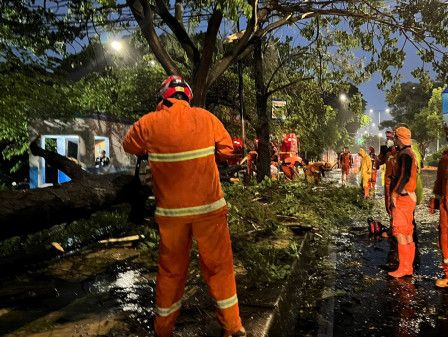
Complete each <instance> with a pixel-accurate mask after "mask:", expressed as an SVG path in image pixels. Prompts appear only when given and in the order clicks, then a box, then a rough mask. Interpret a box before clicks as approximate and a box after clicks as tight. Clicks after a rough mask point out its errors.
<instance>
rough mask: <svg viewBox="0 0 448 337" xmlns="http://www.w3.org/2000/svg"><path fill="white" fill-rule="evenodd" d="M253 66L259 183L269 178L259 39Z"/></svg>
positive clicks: (269, 158)
mask: <svg viewBox="0 0 448 337" xmlns="http://www.w3.org/2000/svg"><path fill="white" fill-rule="evenodd" d="M254 66H255V88H256V104H257V117H258V118H257V119H258V120H257V124H256V127H255V131H256V132H257V138H258V140H259V143H258V163H257V180H258V181H259V182H260V181H262V180H263V179H264V178H265V177H270V176H271V154H270V152H269V119H268V116H267V108H268V104H267V99H268V96H267V95H266V85H265V83H264V74H263V51H262V48H261V39H260V40H259V41H258V43H257V45H256V47H255V50H254Z"/></svg>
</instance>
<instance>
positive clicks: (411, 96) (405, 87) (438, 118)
mask: <svg viewBox="0 0 448 337" xmlns="http://www.w3.org/2000/svg"><path fill="white" fill-rule="evenodd" d="M432 86H433V83H431V87H432ZM443 88H444V87H438V88H435V89H433V90H432V92H431V91H429V92H428V91H426V89H427V87H426V86H424V85H422V84H420V83H412V82H406V83H403V84H402V85H401V90H400V93H399V94H398V95H397V96H396V97H394V101H393V103H392V104H391V107H392V111H391V115H392V117H393V119H392V120H390V121H384V122H383V123H381V126H383V127H394V126H397V125H401V124H403V125H406V126H407V127H409V129H410V130H411V132H412V138H413V139H414V140H415V141H416V142H417V143H418V145H419V148H420V152H421V153H422V155H423V157H424V156H425V153H426V149H427V148H428V146H429V145H430V144H431V142H433V141H435V140H437V139H438V138H441V136H442V135H443V134H444V132H443V128H442V127H443V117H442V91H443ZM389 99H391V98H390V97H389Z"/></svg>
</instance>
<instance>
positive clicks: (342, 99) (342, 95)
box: [339, 94, 347, 102]
mask: <svg viewBox="0 0 448 337" xmlns="http://www.w3.org/2000/svg"><path fill="white" fill-rule="evenodd" d="M339 99H340V100H341V101H342V102H345V101H346V100H347V95H346V94H341V95H340V96H339Z"/></svg>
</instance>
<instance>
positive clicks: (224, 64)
mask: <svg viewBox="0 0 448 337" xmlns="http://www.w3.org/2000/svg"><path fill="white" fill-rule="evenodd" d="M257 6H258V1H254V2H253V4H252V17H251V19H250V20H249V21H248V22H247V27H246V30H245V31H244V34H243V36H242V37H241V39H239V41H238V42H237V43H236V45H235V47H234V48H233V49H232V51H231V52H230V53H229V54H227V55H225V56H224V57H223V58H222V59H221V60H220V61H219V62H217V63H216V65H215V66H214V67H213V69H212V70H211V71H210V75H209V79H208V81H209V83H213V82H214V81H215V80H216V79H217V78H218V77H219V76H221V75H222V74H223V73H224V71H226V69H227V68H228V67H229V66H230V64H232V62H233V61H235V59H236V57H237V56H238V54H239V52H240V51H241V49H243V48H244V47H245V46H246V44H247V42H248V41H249V39H250V37H251V36H252V34H253V32H254V31H255V27H256V24H257V22H260V21H261V20H262V19H263V18H265V17H266V15H268V14H269V13H270V12H271V11H272V8H270V7H266V8H263V9H261V10H257Z"/></svg>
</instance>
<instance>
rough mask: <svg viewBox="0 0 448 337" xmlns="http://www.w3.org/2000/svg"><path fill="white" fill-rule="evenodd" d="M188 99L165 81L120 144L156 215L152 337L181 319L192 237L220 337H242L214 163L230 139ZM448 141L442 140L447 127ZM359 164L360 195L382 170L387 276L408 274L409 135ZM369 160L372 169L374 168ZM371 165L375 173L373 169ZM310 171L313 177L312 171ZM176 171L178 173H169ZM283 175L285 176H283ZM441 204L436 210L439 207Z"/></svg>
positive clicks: (447, 159)
mask: <svg viewBox="0 0 448 337" xmlns="http://www.w3.org/2000/svg"><path fill="white" fill-rule="evenodd" d="M192 97H193V93H192V90H191V88H190V87H189V85H188V84H187V83H186V82H185V81H184V80H183V79H182V78H180V77H179V76H170V77H169V78H168V79H167V80H165V81H164V82H163V84H162V87H161V89H160V91H159V104H158V106H157V109H156V111H154V112H152V113H149V114H146V115H145V116H143V117H142V118H140V120H138V121H137V122H136V123H135V124H134V125H133V127H132V128H131V130H130V131H129V132H128V133H127V135H126V137H125V139H124V140H123V147H124V149H125V151H126V152H128V153H131V154H135V155H137V156H142V155H145V154H147V155H148V159H149V161H150V165H151V171H152V184H153V191H154V196H155V199H156V211H155V217H156V221H157V223H158V225H159V234H160V251H159V261H158V274H157V281H156V310H155V312H156V315H155V322H154V330H155V335H156V336H158V337H168V336H171V335H172V331H173V328H174V325H175V322H176V319H177V317H178V316H179V311H180V308H181V305H182V297H183V293H184V288H185V282H186V278H187V271H188V266H189V262H190V260H189V256H190V250H191V247H192V239H193V238H195V240H196V242H197V245H198V249H199V263H200V268H201V271H202V274H203V277H204V279H205V281H206V283H207V285H208V288H209V292H210V295H211V297H212V298H213V300H214V303H215V306H216V313H217V318H218V320H219V323H220V325H221V328H222V336H223V337H232V336H233V337H243V336H246V331H245V329H244V327H243V326H242V322H241V318H240V315H239V306H238V297H237V293H236V283H235V275H234V268H233V256H232V248H231V242H230V235H229V230H228V224H227V212H228V209H227V205H226V201H225V200H224V197H223V192H222V189H221V185H220V180H219V172H218V168H217V165H216V162H219V161H224V160H226V159H228V158H230V157H231V156H232V151H233V146H232V139H231V137H230V135H229V134H228V132H227V131H226V129H225V128H224V126H223V124H222V123H221V122H220V121H219V120H218V118H216V117H215V116H214V115H213V114H211V113H210V112H208V111H207V110H204V109H201V108H197V107H191V106H190V101H191V99H192ZM446 131H447V139H448V128H446ZM359 154H360V156H361V158H362V160H361V168H360V170H361V172H362V183H363V187H364V191H365V192H364V193H365V194H366V195H368V193H369V192H368V188H369V187H370V188H372V184H373V187H374V182H376V172H375V179H374V177H373V172H374V171H376V169H377V168H378V165H381V164H382V163H384V164H385V165H386V169H385V170H386V180H385V192H386V193H385V194H386V210H387V212H388V213H389V214H390V215H391V218H392V229H393V234H394V235H395V236H396V238H397V241H398V251H399V267H398V269H397V270H396V271H394V272H391V273H389V274H390V275H391V276H393V277H397V278H399V277H403V276H405V275H412V273H413V267H412V262H413V260H414V255H415V243H414V241H413V238H412V233H413V225H412V222H413V218H414V215H413V213H414V208H415V205H416V194H415V190H416V186H417V180H416V179H417V171H418V161H417V157H416V155H415V153H414V151H413V150H412V149H411V132H410V131H409V129H407V128H405V127H400V128H398V129H396V130H395V132H392V131H390V132H388V133H387V144H386V148H385V149H384V150H382V151H381V153H380V155H379V156H378V158H376V157H375V158H374V157H373V156H374V151H372V150H371V151H370V153H369V155H367V154H366V153H365V152H364V151H363V150H360V151H359ZM249 157H250V158H248V167H249V171H250V172H253V170H254V162H255V160H256V153H250V152H249ZM372 161H373V164H372ZM298 162H299V160H298V159H296V160H293V159H290V162H289V163H288V162H287V161H286V160H285V165H282V167H283V166H284V167H285V170H284V172H285V174H286V175H287V176H288V177H289V178H291V179H293V178H294V169H296V168H297V163H298ZM300 164H302V165H303V166H304V167H307V171H309V172H310V173H311V174H313V172H314V171H316V170H317V171H319V172H320V171H321V170H322V167H323V169H327V170H328V169H331V167H328V165H322V163H317V165H318V166H319V167H317V168H314V167H313V166H310V164H309V163H303V162H300ZM352 164H353V160H352V158H351V156H350V154H349V153H348V149H345V151H344V154H342V155H341V167H342V172H343V178H344V176H345V178H346V181H347V182H348V172H349V169H350V167H351V166H352ZM373 167H375V170H374V169H373ZM447 170H448V150H447V151H445V152H444V154H443V157H442V160H441V161H440V164H439V169H438V173H437V181H436V184H435V187H434V193H435V197H434V198H432V199H431V205H430V210H431V211H433V210H434V209H437V208H439V207H440V217H441V221H440V242H439V243H440V246H441V248H442V254H443V259H444V260H443V264H442V268H443V271H444V272H445V278H444V279H441V280H437V283H436V284H437V285H438V286H443V287H447V286H448V218H447V214H448V211H447V210H448V202H447V197H448V195H447V191H448V172H447ZM317 171H316V172H317ZM172 172H176V174H172ZM287 172H289V173H287ZM439 205H440V206H439Z"/></svg>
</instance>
